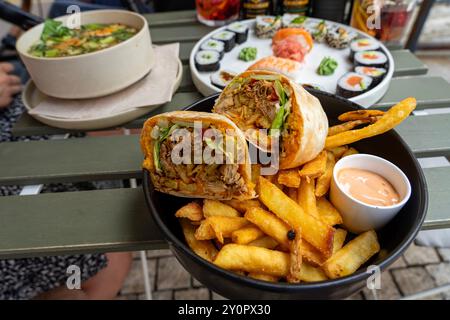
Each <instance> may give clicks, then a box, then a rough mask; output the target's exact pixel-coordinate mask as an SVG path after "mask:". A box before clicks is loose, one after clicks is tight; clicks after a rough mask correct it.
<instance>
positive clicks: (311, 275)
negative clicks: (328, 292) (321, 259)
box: [300, 262, 328, 282]
mask: <svg viewBox="0 0 450 320" xmlns="http://www.w3.org/2000/svg"><path fill="white" fill-rule="evenodd" d="M300 280H301V281H304V282H318V281H325V280H328V277H327V275H326V274H325V272H323V270H322V269H320V268H317V267H314V266H312V265H310V264H309V263H307V262H304V263H303V264H302V269H301V272H300Z"/></svg>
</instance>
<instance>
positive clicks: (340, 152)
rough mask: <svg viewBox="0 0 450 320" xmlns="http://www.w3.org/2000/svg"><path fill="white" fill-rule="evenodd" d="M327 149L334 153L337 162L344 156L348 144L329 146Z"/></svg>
mask: <svg viewBox="0 0 450 320" xmlns="http://www.w3.org/2000/svg"><path fill="white" fill-rule="evenodd" d="M327 150H328V151H330V152H331V153H333V155H334V159H335V161H336V162H337V161H338V160H339V159H340V158H341V157H342V155H343V154H344V153H345V152H346V151H347V150H348V146H339V147H336V148H329V149H327Z"/></svg>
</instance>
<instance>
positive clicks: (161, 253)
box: [147, 249, 173, 258]
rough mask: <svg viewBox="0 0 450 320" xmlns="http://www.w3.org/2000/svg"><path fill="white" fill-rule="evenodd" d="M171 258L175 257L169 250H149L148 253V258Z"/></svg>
mask: <svg viewBox="0 0 450 320" xmlns="http://www.w3.org/2000/svg"><path fill="white" fill-rule="evenodd" d="M170 256H173V254H172V252H171V251H170V250H169V249H160V250H148V251H147V258H160V257H170Z"/></svg>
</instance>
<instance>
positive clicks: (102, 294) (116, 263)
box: [35, 252, 132, 300]
mask: <svg viewBox="0 0 450 320" xmlns="http://www.w3.org/2000/svg"><path fill="white" fill-rule="evenodd" d="M106 258H107V259H108V266H107V267H106V268H103V269H102V270H100V271H99V272H98V273H97V274H96V275H95V276H93V277H92V278H90V279H88V280H86V281H84V282H83V283H82V284H81V290H69V289H67V288H66V287H65V286H61V287H58V288H55V289H53V290H50V291H47V292H44V293H42V294H40V295H38V296H37V297H36V298H35V299H38V300H87V299H91V300H108V299H114V298H115V297H116V296H117V294H118V293H119V291H120V288H122V285H123V282H124V281H125V278H126V276H127V274H128V272H129V271H130V267H131V262H132V256H131V253H130V252H116V253H107V254H106Z"/></svg>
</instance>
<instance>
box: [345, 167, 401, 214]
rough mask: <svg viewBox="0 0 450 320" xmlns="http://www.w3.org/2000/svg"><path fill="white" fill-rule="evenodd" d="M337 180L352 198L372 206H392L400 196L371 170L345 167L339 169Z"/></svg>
mask: <svg viewBox="0 0 450 320" xmlns="http://www.w3.org/2000/svg"><path fill="white" fill-rule="evenodd" d="M338 181H339V183H340V185H341V186H342V188H343V189H344V190H345V192H347V193H348V194H349V195H351V196H352V197H353V198H355V199H357V200H359V201H361V202H364V203H366V204H369V205H373V206H383V207H385V206H392V205H395V204H397V203H399V202H400V196H399V194H398V193H397V191H396V190H395V189H394V187H393V186H392V185H391V184H390V183H389V181H387V180H386V179H385V178H383V177H382V176H380V175H379V174H376V173H374V172H372V171H368V170H363V169H356V168H345V169H342V170H341V171H339V174H338Z"/></svg>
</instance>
